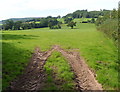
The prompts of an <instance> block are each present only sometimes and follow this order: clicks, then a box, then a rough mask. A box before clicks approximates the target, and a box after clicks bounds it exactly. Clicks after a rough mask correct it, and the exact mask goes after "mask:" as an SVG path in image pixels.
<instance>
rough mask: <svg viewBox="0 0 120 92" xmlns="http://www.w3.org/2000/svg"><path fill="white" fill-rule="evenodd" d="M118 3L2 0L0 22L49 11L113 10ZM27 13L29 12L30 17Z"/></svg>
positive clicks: (76, 0)
mask: <svg viewBox="0 0 120 92" xmlns="http://www.w3.org/2000/svg"><path fill="white" fill-rule="evenodd" d="M118 1H119V0H0V2H1V5H0V20H2V19H5V18H10V17H24V16H31V15H33V13H34V11H36V12H37V11H38V12H41V11H42V13H44V12H45V11H47V12H48V10H55V9H59V10H61V11H62V10H68V13H69V12H70V11H75V10H81V9H88V10H99V9H113V8H117V7H118ZM30 11H31V13H30ZM43 11H44V12H43ZM26 12H28V14H29V15H28V14H27V13H26ZM58 12H59V11H58ZM23 13H24V14H23ZM45 14H47V13H45ZM53 14H54V13H53ZM43 15H44V14H43ZM33 16H34V15H33Z"/></svg>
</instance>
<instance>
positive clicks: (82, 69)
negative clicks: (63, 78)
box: [9, 45, 103, 91]
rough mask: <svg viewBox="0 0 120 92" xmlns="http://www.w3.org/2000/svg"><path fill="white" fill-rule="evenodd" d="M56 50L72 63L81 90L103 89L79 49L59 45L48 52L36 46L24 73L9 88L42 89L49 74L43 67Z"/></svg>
mask: <svg viewBox="0 0 120 92" xmlns="http://www.w3.org/2000/svg"><path fill="white" fill-rule="evenodd" d="M54 50H56V51H58V52H61V54H62V55H63V56H64V57H65V58H66V60H67V61H68V63H69V64H70V66H71V68H72V70H73V71H74V74H75V75H76V83H77V85H78V87H79V88H78V89H79V90H80V91H85V90H103V89H102V86H101V84H99V83H98V81H97V80H96V79H95V76H94V75H95V74H94V73H93V72H92V71H91V70H90V68H89V67H88V66H87V64H86V63H85V61H84V60H83V59H82V58H81V57H80V55H79V53H78V52H77V51H66V50H64V49H62V48H60V46H58V45H54V46H53V47H52V49H50V50H49V51H46V52H42V51H40V49H39V48H36V49H35V51H34V53H33V55H32V58H31V62H30V63H29V64H28V66H27V67H26V69H25V71H24V73H23V74H22V75H21V76H19V77H18V78H17V79H15V80H14V81H13V82H11V86H10V87H9V90H34V91H39V90H41V89H42V88H43V87H44V85H45V83H44V82H45V77H46V76H47V75H46V74H45V70H44V69H43V67H44V65H45V62H46V61H47V58H48V57H49V56H50V55H51V53H52V52H53V51H54Z"/></svg>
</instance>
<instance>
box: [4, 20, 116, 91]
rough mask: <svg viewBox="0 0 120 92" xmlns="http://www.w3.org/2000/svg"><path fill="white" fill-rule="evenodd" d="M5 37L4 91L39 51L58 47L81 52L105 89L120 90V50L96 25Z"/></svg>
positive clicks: (45, 30) (65, 27)
mask: <svg viewBox="0 0 120 92" xmlns="http://www.w3.org/2000/svg"><path fill="white" fill-rule="evenodd" d="M75 21H78V20H75ZM2 35H3V39H2V43H3V44H2V45H3V49H2V51H3V52H2V54H3V56H2V57H3V88H6V87H7V86H8V85H9V84H8V83H9V81H11V80H12V79H14V78H15V77H16V76H18V75H19V74H21V71H22V70H23V69H24V67H25V66H26V65H27V63H28V62H29V59H30V57H31V53H32V52H33V50H34V48H35V47H40V48H41V50H43V51H45V50H48V49H50V47H51V46H52V45H55V44H57V45H61V47H63V48H65V49H71V48H78V49H79V51H80V54H81V56H82V57H83V58H84V59H85V60H86V63H87V64H88V65H89V66H90V67H91V68H92V69H94V70H95V72H96V73H97V79H98V81H99V82H100V83H101V84H102V85H103V87H104V89H117V88H118V71H117V70H118V69H117V62H118V59H117V57H118V56H117V48H116V47H115V46H114V43H113V41H112V40H111V39H108V38H106V37H105V36H104V35H103V33H101V32H99V31H97V30H96V27H95V25H94V24H90V23H88V24H87V23H85V24H82V23H77V26H76V27H75V28H74V29H70V28H68V27H67V26H66V25H64V24H62V29H49V28H40V29H30V30H20V31H3V32H2Z"/></svg>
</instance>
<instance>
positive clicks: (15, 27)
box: [14, 21, 22, 30]
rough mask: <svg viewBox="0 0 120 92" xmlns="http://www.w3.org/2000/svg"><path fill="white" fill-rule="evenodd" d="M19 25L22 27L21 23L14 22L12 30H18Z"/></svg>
mask: <svg viewBox="0 0 120 92" xmlns="http://www.w3.org/2000/svg"><path fill="white" fill-rule="evenodd" d="M21 25H22V21H16V22H14V30H20V27H21Z"/></svg>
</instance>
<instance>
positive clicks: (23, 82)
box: [10, 48, 54, 90]
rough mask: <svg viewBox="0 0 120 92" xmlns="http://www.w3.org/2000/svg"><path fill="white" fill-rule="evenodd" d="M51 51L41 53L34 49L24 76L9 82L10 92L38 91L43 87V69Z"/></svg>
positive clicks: (44, 75)
mask: <svg viewBox="0 0 120 92" xmlns="http://www.w3.org/2000/svg"><path fill="white" fill-rule="evenodd" d="M53 50H54V49H51V50H49V51H46V52H41V51H40V49H39V48H36V49H35V51H34V54H33V55H32V58H31V62H30V63H29V64H28V66H27V68H26V70H25V71H24V74H22V75H21V76H20V77H19V78H18V79H16V80H15V81H13V82H11V86H10V90H40V89H41V88H42V87H43V86H44V81H45V77H46V74H45V70H44V69H43V67H44V64H45V62H46V60H47V58H48V57H49V56H50V55H51V53H52V52H53Z"/></svg>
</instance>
